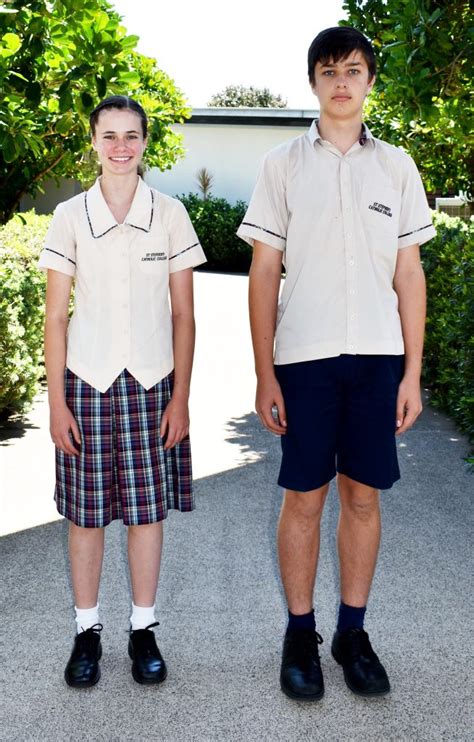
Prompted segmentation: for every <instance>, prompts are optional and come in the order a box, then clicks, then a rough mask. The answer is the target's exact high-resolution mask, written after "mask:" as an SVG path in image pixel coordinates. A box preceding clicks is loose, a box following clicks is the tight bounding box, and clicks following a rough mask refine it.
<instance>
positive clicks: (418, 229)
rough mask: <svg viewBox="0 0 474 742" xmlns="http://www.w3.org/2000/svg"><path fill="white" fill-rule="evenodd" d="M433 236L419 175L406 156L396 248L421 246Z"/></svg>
mask: <svg viewBox="0 0 474 742" xmlns="http://www.w3.org/2000/svg"><path fill="white" fill-rule="evenodd" d="M435 235H436V230H435V228H434V227H433V224H432V219H431V212H430V208H429V206H428V201H427V200H426V194H425V189H424V188H423V183H422V182H421V178H420V173H419V172H418V169H417V167H416V165H415V163H414V162H413V160H412V158H411V157H409V156H408V157H407V168H406V171H405V177H404V182H403V190H402V203H401V208H400V222H399V230H398V247H399V248H401V247H408V246H409V245H415V244H419V245H421V244H423V242H428V240H431V238H432V237H434V236H435Z"/></svg>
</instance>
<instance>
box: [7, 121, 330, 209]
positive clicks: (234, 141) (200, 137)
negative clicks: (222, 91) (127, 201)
mask: <svg viewBox="0 0 474 742" xmlns="http://www.w3.org/2000/svg"><path fill="white" fill-rule="evenodd" d="M203 114H204V118H206V119H207V120H209V123H194V122H193V123H187V124H175V126H173V127H172V128H173V130H174V131H176V132H177V133H179V134H181V135H182V137H183V145H184V149H185V156H184V158H183V159H181V160H179V161H178V162H177V163H176V164H175V165H174V166H173V168H172V169H171V170H166V171H165V172H163V173H162V172H161V171H160V170H158V169H156V168H154V169H153V170H151V171H150V172H148V173H146V175H145V180H146V182H147V183H149V185H151V186H153V187H154V188H157V189H158V190H159V191H162V192H163V193H166V194H168V195H169V196H177V195H181V194H183V193H184V194H185V195H187V194H188V193H191V192H194V193H200V191H199V187H198V184H197V180H196V176H197V172H198V171H199V170H200V169H201V168H203V167H205V168H207V170H209V172H210V173H211V174H212V175H213V178H214V181H213V185H212V188H211V193H212V195H213V196H221V197H223V198H226V199H227V200H228V201H230V202H231V203H235V201H238V200H243V201H248V200H249V198H250V196H251V194H252V190H253V187H254V185H255V180H256V177H257V172H258V169H259V166H260V163H261V161H262V158H263V156H264V155H265V153H266V152H268V151H269V150H271V149H272V148H273V147H276V146H277V145H278V144H281V143H282V142H285V141H287V140H288V139H292V138H294V137H297V136H301V135H302V134H304V133H305V132H306V131H307V129H308V124H307V123H306V124H303V125H302V126H297V125H294V123H295V120H301V121H302V123H303V120H304V121H306V122H308V121H309V120H311V118H313V117H314V116H316V115H317V111H303V110H301V111H300V110H298V111H294V110H289V109H232V108H226V109H217V108H214V109H212V108H211V109H194V110H193V115H196V116H198V117H199V115H201V116H202V115H203ZM216 116H217V117H219V119H220V120H222V118H224V119H225V118H229V119H232V120H233V123H221V122H220V123H211V121H212V119H213V118H214V117H216ZM238 117H241V118H242V119H245V120H246V121H247V122H248V121H251V120H252V119H253V120H254V121H255V123H252V124H249V123H247V124H241V123H240V120H239V121H237V122H236V121H235V119H236V118H238ZM266 118H268V119H269V123H268V124H267V123H266V122H264V119H266ZM256 119H258V123H257V121H256ZM285 119H287V120H288V124H289V125H285V123H284V120H285ZM275 120H280V121H282V125H276V124H275V123H274V122H275ZM44 191H45V193H44V194H43V195H39V196H38V197H37V198H36V199H32V198H30V197H29V196H26V197H25V198H23V199H22V201H21V209H20V210H21V211H27V210H28V209H31V208H35V209H36V211H37V212H38V213H39V214H48V213H51V212H52V211H53V210H54V208H55V206H56V205H57V204H58V203H59V202H60V201H65V200H66V199H68V198H71V197H72V196H75V195H76V194H77V193H80V192H81V186H80V185H79V183H76V182H75V181H71V180H69V181H66V180H64V181H63V182H62V183H61V185H60V186H59V187H57V186H56V184H55V182H54V181H53V180H51V181H48V182H47V183H46V184H45V185H44Z"/></svg>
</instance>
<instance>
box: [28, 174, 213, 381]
mask: <svg viewBox="0 0 474 742" xmlns="http://www.w3.org/2000/svg"><path fill="white" fill-rule="evenodd" d="M205 260H206V258H205V255H204V252H203V250H202V248H201V245H200V244H199V240H198V238H197V236H196V233H195V231H194V229H193V226H192V224H191V221H190V219H189V216H188V214H187V212H186V209H185V208H184V206H183V204H182V203H181V202H180V201H178V200H177V199H174V198H170V197H169V196H165V195H164V194H162V193H159V192H158V191H156V190H154V189H152V188H149V187H148V186H147V185H146V184H145V183H144V181H143V180H142V179H141V178H139V180H138V185H137V189H136V192H135V196H134V199H133V202H132V205H131V207H130V211H129V213H128V214H127V217H126V218H125V220H124V223H123V224H118V223H117V221H116V220H115V218H114V216H113V215H112V213H111V211H110V209H109V208H108V206H107V203H106V201H105V199H104V197H103V195H102V190H101V187H100V178H99V179H98V180H97V181H96V183H95V185H93V186H92V188H91V189H90V190H88V191H86V192H85V193H81V194H79V195H78V196H75V197H74V198H71V199H69V200H68V201H65V202H63V203H61V204H59V205H58V206H57V208H56V210H55V212H54V216H53V219H52V221H51V224H50V227H49V231H48V234H47V237H46V242H45V245H44V248H43V251H42V253H41V256H40V259H39V263H38V265H39V267H40V268H41V269H42V270H48V269H51V270H55V271H59V272H61V273H66V274H67V275H69V276H72V277H74V281H75V292H74V296H75V304H74V313H73V316H72V318H71V321H70V323H69V328H68V337H67V358H66V365H67V367H68V368H69V369H70V370H71V371H73V372H74V373H75V374H77V376H79V377H80V378H81V379H83V380H84V381H86V382H87V383H88V384H90V385H91V386H93V387H95V388H96V389H98V390H99V391H101V392H105V391H106V390H107V389H108V388H109V387H110V385H111V384H112V382H113V381H114V380H115V379H116V378H117V376H118V375H119V374H120V373H121V372H122V371H123V369H125V368H126V369H128V371H130V373H131V374H132V375H133V376H134V377H135V378H136V379H137V381H139V382H140V384H142V386H144V387H145V389H149V388H150V387H152V386H153V385H154V384H156V383H157V382H159V381H160V380H161V379H163V378H164V377H165V376H166V375H167V374H169V373H170V372H171V371H172V369H173V367H174V361H173V343H172V323H171V313H170V304H169V274H170V273H174V272H175V271H180V270H184V269H185V268H192V267H194V266H196V265H200V264H201V263H204V262H205Z"/></svg>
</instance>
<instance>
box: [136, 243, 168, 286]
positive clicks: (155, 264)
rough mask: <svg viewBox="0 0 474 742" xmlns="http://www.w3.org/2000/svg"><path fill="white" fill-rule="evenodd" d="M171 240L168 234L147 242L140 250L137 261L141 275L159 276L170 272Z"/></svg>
mask: <svg viewBox="0 0 474 742" xmlns="http://www.w3.org/2000/svg"><path fill="white" fill-rule="evenodd" d="M168 251H169V240H168V236H167V235H166V234H161V235H160V236H159V237H158V239H156V238H155V239H154V240H153V241H151V240H150V241H149V240H147V241H146V242H145V244H144V245H142V246H140V250H138V254H137V260H138V267H139V270H140V272H141V273H144V274H145V275H148V276H154V275H159V274H161V273H163V271H166V272H167V271H168Z"/></svg>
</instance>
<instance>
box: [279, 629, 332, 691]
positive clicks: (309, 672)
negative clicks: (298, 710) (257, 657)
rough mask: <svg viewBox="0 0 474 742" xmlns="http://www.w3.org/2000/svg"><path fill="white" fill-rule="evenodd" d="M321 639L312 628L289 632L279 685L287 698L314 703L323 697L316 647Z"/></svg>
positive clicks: (320, 642)
mask: <svg viewBox="0 0 474 742" xmlns="http://www.w3.org/2000/svg"><path fill="white" fill-rule="evenodd" d="M322 643H323V640H322V637H321V636H320V635H319V634H318V633H317V631H313V629H303V630H302V631H288V630H287V632H286V634H285V639H284V642H283V655H282V659H281V673H280V686H281V689H282V691H283V693H285V694H286V695H287V696H288V697H289V698H294V699H296V700H299V701H317V700H318V699H320V698H322V697H323V695H324V680H323V674H322V672H321V665H320V662H319V651H318V645H319V644H322Z"/></svg>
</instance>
